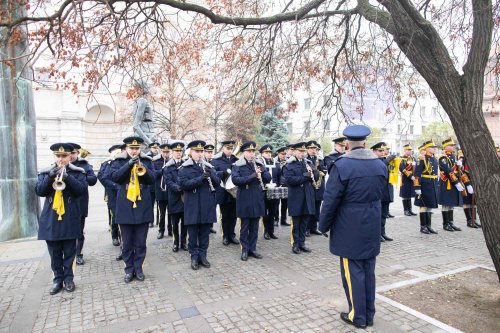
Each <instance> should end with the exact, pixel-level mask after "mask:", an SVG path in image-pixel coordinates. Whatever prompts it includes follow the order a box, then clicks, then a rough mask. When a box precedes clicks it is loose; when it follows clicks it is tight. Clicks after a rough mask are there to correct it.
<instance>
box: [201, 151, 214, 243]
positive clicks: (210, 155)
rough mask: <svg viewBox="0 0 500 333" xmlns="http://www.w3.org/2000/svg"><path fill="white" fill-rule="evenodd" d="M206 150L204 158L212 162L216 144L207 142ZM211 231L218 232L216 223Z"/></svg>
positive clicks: (212, 232)
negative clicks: (215, 227)
mask: <svg viewBox="0 0 500 333" xmlns="http://www.w3.org/2000/svg"><path fill="white" fill-rule="evenodd" d="M203 149H204V152H203V159H204V161H205V162H208V163H212V159H213V155H214V150H215V146H214V145H213V144H210V143H209V144H206V145H205V147H203ZM210 233H211V234H216V233H217V231H215V229H214V225H213V224H212V227H211V228H210Z"/></svg>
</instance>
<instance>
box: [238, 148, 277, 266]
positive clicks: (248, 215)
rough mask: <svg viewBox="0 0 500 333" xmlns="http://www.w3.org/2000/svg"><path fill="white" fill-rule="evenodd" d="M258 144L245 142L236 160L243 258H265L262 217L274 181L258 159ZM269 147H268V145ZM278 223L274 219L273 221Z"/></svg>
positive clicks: (264, 213) (244, 259)
mask: <svg viewBox="0 0 500 333" xmlns="http://www.w3.org/2000/svg"><path fill="white" fill-rule="evenodd" d="M255 149H256V144H255V142H254V141H248V142H245V143H244V144H242V145H241V148H240V151H242V152H243V156H242V157H241V158H240V159H239V160H238V161H236V163H234V165H233V169H232V173H231V175H232V177H233V183H234V185H236V186H238V192H237V194H236V216H238V217H239V218H240V220H241V230H240V242H241V260H243V261H246V260H247V259H248V256H252V257H254V258H256V259H262V255H260V254H259V253H258V252H257V238H258V235H259V220H260V218H261V217H262V216H264V215H266V207H265V190H266V187H265V184H267V183H269V182H270V181H271V175H270V174H269V172H268V171H267V170H266V168H265V165H264V163H263V161H262V160H261V159H257V158H255ZM264 149H266V148H264ZM271 223H272V224H273V226H274V222H273V221H271Z"/></svg>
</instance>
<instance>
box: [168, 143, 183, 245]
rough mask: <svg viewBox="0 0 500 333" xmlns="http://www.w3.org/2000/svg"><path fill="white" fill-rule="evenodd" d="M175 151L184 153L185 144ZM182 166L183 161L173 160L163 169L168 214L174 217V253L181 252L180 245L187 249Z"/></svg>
mask: <svg viewBox="0 0 500 333" xmlns="http://www.w3.org/2000/svg"><path fill="white" fill-rule="evenodd" d="M174 149H176V150H181V151H182V150H183V149H184V143H182V142H179V143H176V144H175V148H174ZM181 165H182V160H178V161H176V160H174V159H173V158H171V159H170V161H168V163H167V165H166V166H165V168H163V178H164V179H165V181H166V184H167V191H168V212H169V214H170V215H171V217H172V234H173V238H174V239H173V244H172V250H173V251H174V252H177V251H178V250H179V243H180V246H181V248H182V249H184V250H186V249H187V243H186V239H187V228H186V226H185V225H184V203H183V202H182V188H181V186H180V183H179V168H180V167H181ZM179 225H180V228H179Z"/></svg>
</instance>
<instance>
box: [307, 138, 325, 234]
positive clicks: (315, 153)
mask: <svg viewBox="0 0 500 333" xmlns="http://www.w3.org/2000/svg"><path fill="white" fill-rule="evenodd" d="M306 147H307V157H306V158H307V159H308V160H309V161H311V162H312V164H313V166H314V169H316V171H318V174H319V179H318V181H315V182H314V183H313V187H314V203H315V214H314V215H313V216H311V219H310V220H309V223H308V225H307V230H306V236H310V235H321V232H319V231H318V222H319V211H320V209H321V203H322V202H323V195H324V194H325V175H326V173H327V171H326V168H325V163H324V161H323V160H322V159H320V158H319V150H320V149H321V145H320V144H319V143H318V142H316V141H314V140H312V141H309V142H308V143H307V144H306Z"/></svg>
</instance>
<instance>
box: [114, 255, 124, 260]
mask: <svg viewBox="0 0 500 333" xmlns="http://www.w3.org/2000/svg"><path fill="white" fill-rule="evenodd" d="M115 260H116V261H120V260H123V257H122V255H121V254H120V255H118V256H117V257H116V258H115Z"/></svg>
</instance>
